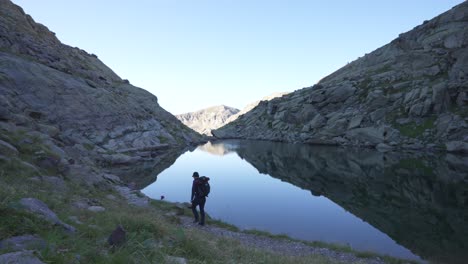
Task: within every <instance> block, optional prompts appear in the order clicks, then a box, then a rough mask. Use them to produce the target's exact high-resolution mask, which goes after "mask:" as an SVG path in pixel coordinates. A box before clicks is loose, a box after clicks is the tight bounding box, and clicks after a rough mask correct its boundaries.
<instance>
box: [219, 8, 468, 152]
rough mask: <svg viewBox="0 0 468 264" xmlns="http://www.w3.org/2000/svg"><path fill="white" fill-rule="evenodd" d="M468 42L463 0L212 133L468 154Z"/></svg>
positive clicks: (228, 135)
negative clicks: (299, 88)
mask: <svg viewBox="0 0 468 264" xmlns="http://www.w3.org/2000/svg"><path fill="white" fill-rule="evenodd" d="M370 37H371V36H370ZM467 42H468V2H464V3H462V4H460V5H458V6H456V7H454V8H452V9H451V10H449V11H447V12H445V13H443V14H441V15H440V16H437V17H435V18H434V19H432V20H430V21H425V22H424V23H423V24H422V25H420V26H417V27H415V28H414V29H413V30H411V31H409V32H406V33H403V34H400V35H399V36H398V37H397V38H396V39H395V40H393V41H392V42H391V43H389V44H387V45H385V46H383V47H381V48H379V49H377V50H375V51H373V52H371V53H370V54H367V55H365V56H364V57H362V58H359V59H357V60H356V61H354V62H352V63H349V64H348V65H346V66H344V67H343V68H341V69H339V70H338V71H336V72H334V73H333V74H331V75H329V76H327V77H325V78H324V79H322V80H321V81H320V82H319V83H318V84H316V85H314V86H312V87H309V88H304V89H301V90H298V91H295V92H293V93H291V94H288V95H285V96H283V97H281V98H277V99H273V100H271V101H268V102H266V101H264V102H261V103H260V104H259V106H257V107H256V108H254V109H253V110H252V111H250V112H249V113H247V114H244V115H243V116H241V117H239V118H238V119H237V120H236V121H234V122H232V123H230V124H228V125H226V126H224V127H222V128H220V129H218V130H215V131H213V134H214V136H216V137H218V138H246V139H261V140H273V141H286V142H301V143H311V144H333V145H358V146H367V147H378V148H379V149H382V150H387V149H392V148H405V149H422V148H428V149H433V148H440V149H447V150H449V151H460V152H468V137H467V135H468V124H467V121H468V95H467V93H468V70H467V69H468V49H467Z"/></svg>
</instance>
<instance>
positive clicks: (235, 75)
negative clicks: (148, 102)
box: [13, 0, 463, 114]
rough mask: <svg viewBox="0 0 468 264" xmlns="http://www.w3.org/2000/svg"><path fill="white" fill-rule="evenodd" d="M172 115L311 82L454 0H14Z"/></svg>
mask: <svg viewBox="0 0 468 264" xmlns="http://www.w3.org/2000/svg"><path fill="white" fill-rule="evenodd" d="M13 2H14V3H16V4H18V5H20V6H21V7H23V9H24V10H25V11H26V13H28V14H30V15H31V16H32V17H33V18H34V19H35V20H36V22H39V23H42V24H44V25H46V26H47V27H48V28H49V29H50V30H52V31H54V32H55V33H56V34H57V37H58V38H59V39H60V40H61V41H62V42H63V43H65V44H68V45H70V46H76V47H79V48H82V49H84V50H86V51H88V52H89V53H94V54H96V55H98V56H99V58H100V59H101V60H102V61H103V62H104V63H105V64H106V65H108V66H109V67H111V68H112V69H113V70H114V71H115V72H116V73H117V74H118V75H119V76H120V77H122V78H124V79H129V80H130V82H131V83H132V84H134V85H136V86H138V87H141V88H144V89H146V90H148V91H150V92H151V93H153V94H155V95H156V96H157V97H158V99H159V103H160V105H161V106H162V107H164V108H165V109H166V110H168V111H170V112H171V113H173V114H180V113H184V112H190V111H195V110H199V109H202V108H205V107H209V106H213V105H219V104H224V105H228V106H232V107H236V108H243V107H244V106H246V105H247V104H248V103H250V102H253V101H256V100H258V99H260V98H261V97H263V96H266V95H269V94H272V93H274V92H283V91H294V90H297V89H300V88H303V87H308V86H311V85H313V84H315V83H316V82H317V81H319V80H320V79H321V78H323V77H325V76H326V75H328V74H330V73H332V72H333V71H335V70H337V69H338V68H340V67H342V66H344V65H345V64H346V63H347V62H351V61H353V60H355V59H357V58H358V57H360V56H363V55H364V54H366V53H369V52H371V51H373V50H375V49H376V48H378V47H380V46H383V45H385V44H386V43H388V42H390V41H391V40H393V39H394V38H396V37H397V36H398V34H400V33H402V32H406V31H408V30H411V29H412V28H413V27H415V26H417V25H419V24H421V23H422V22H423V21H424V20H429V19H431V18H433V17H434V16H436V15H438V14H440V13H442V12H445V11H446V10H448V9H450V8H451V7H453V6H455V5H456V4H459V3H461V2H463V1H462V0H386V1H380V0H379V1H377V0H355V1H349V0H341V1H339V0H327V1H325V0H324V1H312V0H309V1H307V0H304V1H295V0H283V1H276V0H265V1H263V0H262V1H260V0H259V1H256V0H211V1H207V0H206V1H205V0H197V1H195V0H190V1H189V0H185V1H184V0H161V1H158V0H139V1H123V0H122V1H120V0H112V1H111V0H75V1H68V0H67V1H64V0H41V1H36V0H13Z"/></svg>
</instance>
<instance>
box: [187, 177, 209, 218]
mask: <svg viewBox="0 0 468 264" xmlns="http://www.w3.org/2000/svg"><path fill="white" fill-rule="evenodd" d="M192 178H193V183H192V196H191V199H190V200H191V201H192V212H193V216H194V217H195V220H193V222H194V223H196V222H198V219H199V218H198V212H197V206H198V207H200V215H201V219H200V222H198V224H199V225H201V226H203V225H205V202H206V197H205V195H204V194H202V193H200V185H201V184H202V183H203V182H202V181H201V180H200V175H198V172H196V171H195V172H194V173H193V175H192Z"/></svg>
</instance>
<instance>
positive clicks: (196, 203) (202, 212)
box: [192, 197, 206, 225]
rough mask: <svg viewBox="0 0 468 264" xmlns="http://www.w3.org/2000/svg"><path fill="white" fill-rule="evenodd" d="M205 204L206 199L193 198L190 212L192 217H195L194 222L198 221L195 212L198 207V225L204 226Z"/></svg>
mask: <svg viewBox="0 0 468 264" xmlns="http://www.w3.org/2000/svg"><path fill="white" fill-rule="evenodd" d="M205 203H206V197H195V199H193V201H192V212H193V216H194V217H195V220H196V221H198V219H199V218H198V212H197V206H199V207H200V215H201V219H200V224H203V225H204V224H205Z"/></svg>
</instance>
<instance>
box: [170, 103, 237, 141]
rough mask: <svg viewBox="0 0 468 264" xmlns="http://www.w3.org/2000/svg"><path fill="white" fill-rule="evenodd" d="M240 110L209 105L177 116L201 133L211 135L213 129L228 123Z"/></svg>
mask: <svg viewBox="0 0 468 264" xmlns="http://www.w3.org/2000/svg"><path fill="white" fill-rule="evenodd" d="M238 112H239V109H236V108H233V107H229V106H225V105H218V106H212V107H208V108H205V109H202V110H198V111H196V112H190V113H185V114H180V115H176V117H177V118H178V119H179V120H180V121H181V122H182V123H184V124H185V125H186V126H188V127H190V128H192V129H193V130H195V131H197V132H198V133H200V134H205V135H209V136H211V130H213V129H216V128H219V127H221V126H223V125H224V124H226V121H227V120H228V119H229V117H231V116H232V115H235V114H237V113H238Z"/></svg>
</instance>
